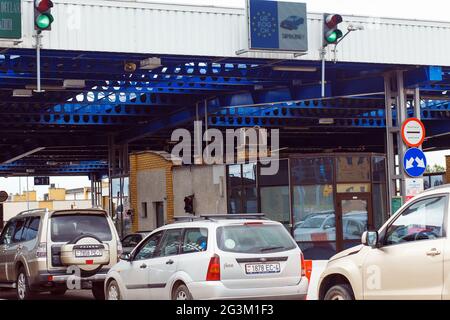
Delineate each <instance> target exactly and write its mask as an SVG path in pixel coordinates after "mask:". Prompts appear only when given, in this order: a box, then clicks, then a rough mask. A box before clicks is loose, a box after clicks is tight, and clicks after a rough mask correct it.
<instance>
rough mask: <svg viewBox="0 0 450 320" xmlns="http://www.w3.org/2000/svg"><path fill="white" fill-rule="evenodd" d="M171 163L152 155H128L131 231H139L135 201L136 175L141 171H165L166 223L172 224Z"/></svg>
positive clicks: (137, 200) (150, 153) (136, 203)
mask: <svg viewBox="0 0 450 320" xmlns="http://www.w3.org/2000/svg"><path fill="white" fill-rule="evenodd" d="M172 166H173V163H172V161H169V160H166V159H165V158H163V157H162V156H160V155H158V154H156V153H152V152H146V153H136V154H131V155H130V203H131V208H132V209H133V212H134V219H133V231H134V232H136V231H137V230H139V218H138V203H139V199H137V174H138V172H139V171H141V170H152V169H165V172H166V197H167V201H166V204H167V207H166V208H165V209H166V213H167V217H166V218H167V221H168V222H172V221H173V216H174V203H173V201H174V200H173V179H172Z"/></svg>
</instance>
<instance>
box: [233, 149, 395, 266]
mask: <svg viewBox="0 0 450 320" xmlns="http://www.w3.org/2000/svg"><path fill="white" fill-rule="evenodd" d="M279 161H280V163H279V171H278V174H276V175H275V176H264V175H261V170H260V166H259V165H256V164H255V163H246V164H236V165H230V166H228V167H227V191H228V192H227V194H228V213H229V214H233V213H243V212H244V213H255V212H263V213H265V214H266V216H267V218H270V219H273V220H277V221H280V222H282V223H283V224H284V225H285V226H286V228H287V229H288V230H289V231H290V232H292V235H293V236H294V238H295V240H296V241H297V242H298V244H299V246H300V247H301V249H302V250H303V252H304V254H305V257H306V258H307V259H314V260H317V259H328V258H330V257H331V256H332V255H334V254H335V253H336V252H339V251H342V250H344V249H347V248H349V247H352V246H355V245H357V244H359V243H360V241H361V235H362V233H363V232H364V231H366V230H367V229H374V228H379V227H380V226H381V225H382V224H383V223H384V222H385V221H386V219H387V218H388V214H387V211H388V210H387V199H386V158H385V156H384V155H382V154H373V153H333V154H326V153H323V154H310V155H308V154H291V155H289V156H288V157H286V158H285V159H281V160H279Z"/></svg>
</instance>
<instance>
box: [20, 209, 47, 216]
mask: <svg viewBox="0 0 450 320" xmlns="http://www.w3.org/2000/svg"><path fill="white" fill-rule="evenodd" d="M39 211H45V212H48V209H47V208H36V209H29V210H24V211H21V212H19V213H18V214H17V215H18V216H20V215H22V214H27V213H32V212H39Z"/></svg>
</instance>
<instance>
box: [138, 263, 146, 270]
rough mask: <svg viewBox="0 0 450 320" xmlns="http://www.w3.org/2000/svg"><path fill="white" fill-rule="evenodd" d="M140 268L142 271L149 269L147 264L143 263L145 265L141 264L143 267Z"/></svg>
mask: <svg viewBox="0 0 450 320" xmlns="http://www.w3.org/2000/svg"><path fill="white" fill-rule="evenodd" d="M139 268H141V269H146V268H147V265H146V264H145V263H143V264H141V266H140V267H139Z"/></svg>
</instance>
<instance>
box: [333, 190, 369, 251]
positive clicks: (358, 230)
mask: <svg viewBox="0 0 450 320" xmlns="http://www.w3.org/2000/svg"><path fill="white" fill-rule="evenodd" d="M336 201H337V210H336V214H337V215H336V240H337V249H338V251H342V250H345V249H348V248H351V247H354V246H356V245H358V244H361V236H362V234H363V232H364V231H367V230H368V229H372V228H373V217H372V204H371V201H370V194H369V193H346V194H338V195H337V197H336Z"/></svg>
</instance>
